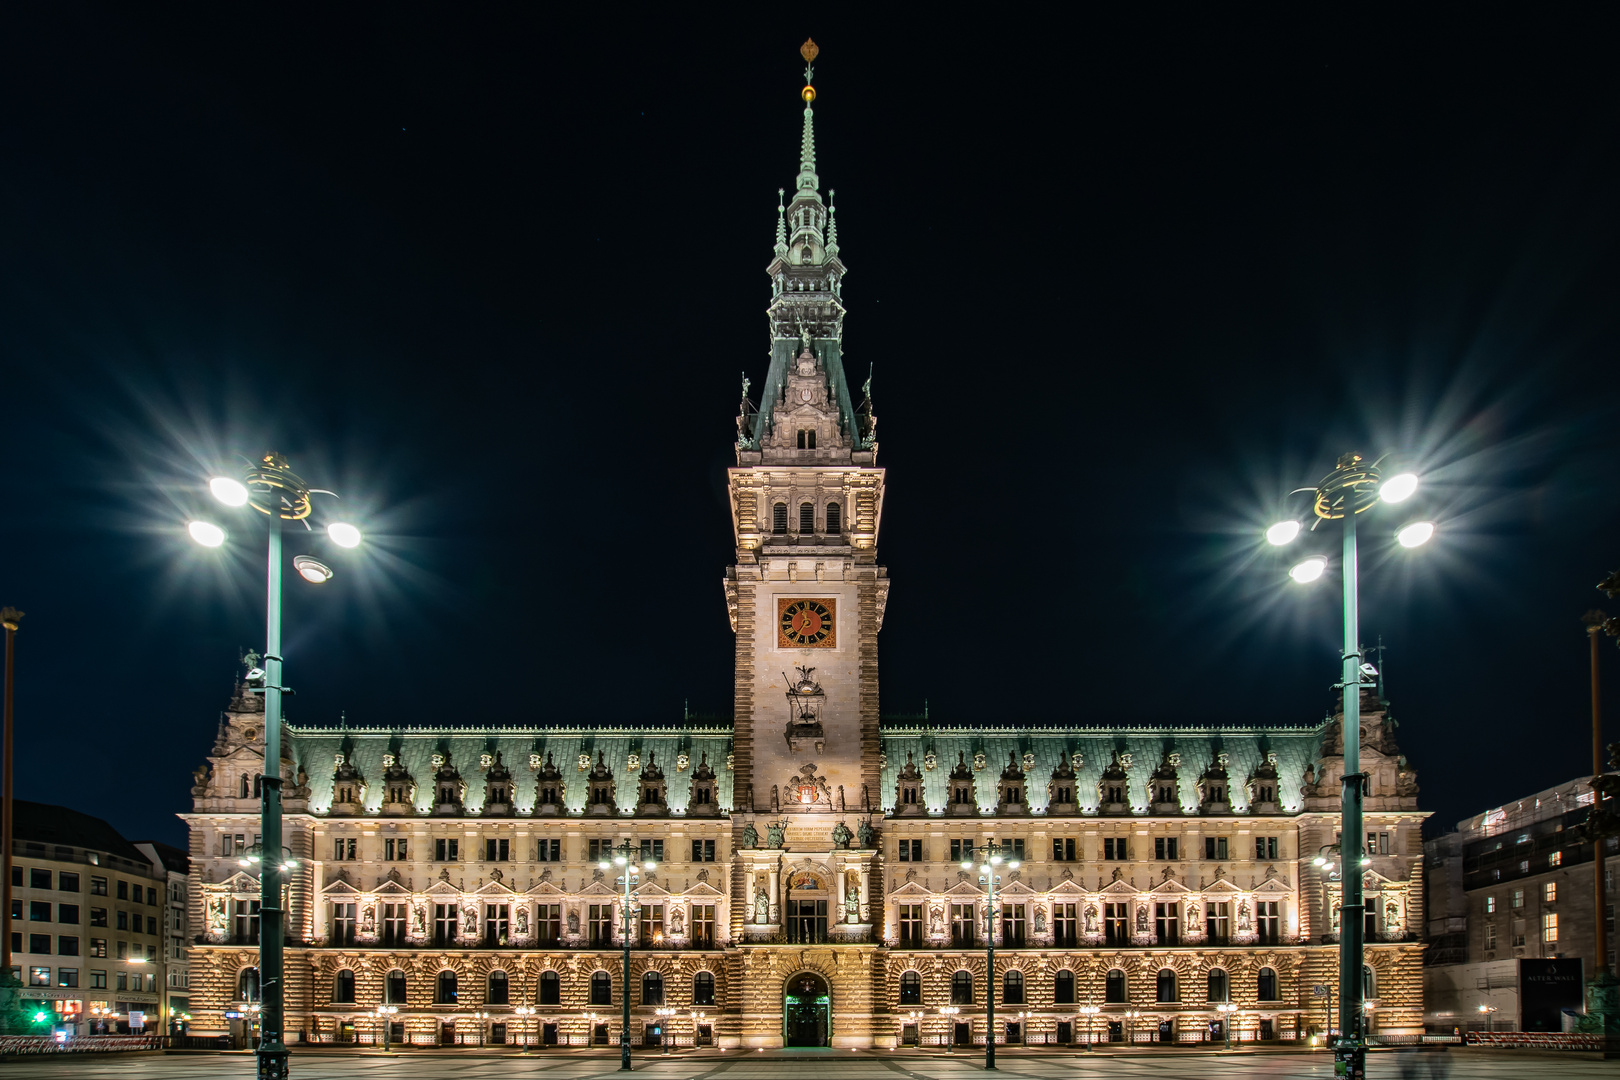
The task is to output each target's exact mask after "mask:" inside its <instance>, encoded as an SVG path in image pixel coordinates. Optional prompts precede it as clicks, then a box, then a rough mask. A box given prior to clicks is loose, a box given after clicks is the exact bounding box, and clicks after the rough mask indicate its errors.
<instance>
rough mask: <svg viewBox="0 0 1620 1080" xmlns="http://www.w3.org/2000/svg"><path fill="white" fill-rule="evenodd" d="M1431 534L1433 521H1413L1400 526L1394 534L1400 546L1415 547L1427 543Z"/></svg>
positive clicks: (1432, 532) (1432, 534) (1432, 533)
mask: <svg viewBox="0 0 1620 1080" xmlns="http://www.w3.org/2000/svg"><path fill="white" fill-rule="evenodd" d="M1432 536H1434V522H1432V521H1414V522H1412V523H1411V524H1409V525H1403V526H1401V530H1400V531H1399V532H1397V533H1396V534H1395V540H1396V542H1397V543H1399V544H1400V545H1401V547H1407V548H1415V547H1421V546H1423V545H1424V544H1427V543H1428V542H1429V539H1430V537H1432Z"/></svg>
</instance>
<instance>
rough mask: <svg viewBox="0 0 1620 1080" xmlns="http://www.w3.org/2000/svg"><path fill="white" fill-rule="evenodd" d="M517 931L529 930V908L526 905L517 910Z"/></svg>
mask: <svg viewBox="0 0 1620 1080" xmlns="http://www.w3.org/2000/svg"><path fill="white" fill-rule="evenodd" d="M517 932H518V933H520V934H527V933H528V932H529V909H528V908H526V907H520V908H518V910H517Z"/></svg>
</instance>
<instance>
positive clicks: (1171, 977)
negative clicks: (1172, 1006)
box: [1157, 968, 1176, 1001]
mask: <svg viewBox="0 0 1620 1080" xmlns="http://www.w3.org/2000/svg"><path fill="white" fill-rule="evenodd" d="M1157 1000H1159V1001H1175V1000H1176V973H1175V972H1174V971H1171V970H1170V969H1169V968H1160V969H1159V981H1158V998H1157Z"/></svg>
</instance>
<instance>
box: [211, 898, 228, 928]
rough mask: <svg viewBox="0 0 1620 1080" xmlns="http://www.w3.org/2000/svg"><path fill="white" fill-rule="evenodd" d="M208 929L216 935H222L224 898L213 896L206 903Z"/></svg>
mask: <svg viewBox="0 0 1620 1080" xmlns="http://www.w3.org/2000/svg"><path fill="white" fill-rule="evenodd" d="M208 929H209V930H212V931H214V932H216V933H222V932H224V930H225V898H224V897H223V896H215V897H212V898H211V899H210V900H209V901H208Z"/></svg>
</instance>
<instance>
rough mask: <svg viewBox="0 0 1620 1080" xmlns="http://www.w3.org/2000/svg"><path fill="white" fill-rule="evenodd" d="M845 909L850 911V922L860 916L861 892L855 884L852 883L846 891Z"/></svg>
mask: <svg viewBox="0 0 1620 1080" xmlns="http://www.w3.org/2000/svg"><path fill="white" fill-rule="evenodd" d="M844 910H845V911H847V912H848V913H849V921H850V922H854V921H855V920H856V919H858V918H860V913H861V893H860V890H859V889H857V888H855V886H854V885H851V886H850V887H849V888H848V890H847V891H845V893H844Z"/></svg>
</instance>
